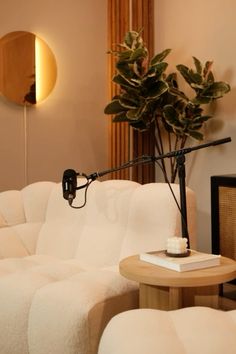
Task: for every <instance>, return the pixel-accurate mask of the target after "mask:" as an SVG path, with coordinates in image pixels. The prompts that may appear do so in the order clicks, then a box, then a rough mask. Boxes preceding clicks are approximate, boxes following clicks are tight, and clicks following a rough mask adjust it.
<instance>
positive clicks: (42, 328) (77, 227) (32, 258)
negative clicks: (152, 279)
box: [0, 180, 195, 354]
mask: <svg viewBox="0 0 236 354" xmlns="http://www.w3.org/2000/svg"><path fill="white" fill-rule="evenodd" d="M79 183H83V181H82V182H79ZM172 187H173V189H174V192H175V194H176V195H177V199H178V194H179V187H178V185H172ZM83 198H84V190H79V191H78V193H77V198H76V200H75V201H74V204H75V205H76V204H81V202H82V201H83ZM187 199H188V221H189V231H190V238H191V246H192V248H194V247H195V199H194V193H193V192H192V191H191V190H189V189H188V191H187ZM179 219H180V215H179V211H178V210H177V207H176V204H175V202H174V200H173V197H172V195H171V193H170V190H169V187H168V185H167V184H162V183H153V184H146V185H143V186H141V185H139V184H138V183H135V182H131V181H121V180H112V181H103V182H99V181H95V182H93V183H92V184H91V186H90V187H89V189H88V194H87V203H86V205H85V207H84V208H82V209H78V210H76V209H72V208H70V207H69V205H68V203H67V201H66V200H64V199H63V196H62V187H61V183H58V184H57V183H53V182H37V183H34V184H31V185H29V186H27V187H25V188H23V189H22V190H21V191H6V192H2V193H0V258H1V260H0V354H75V353H76V354H95V353H97V348H98V343H99V339H100V336H101V333H102V331H103V329H104V328H105V326H106V324H107V323H108V321H109V320H110V319H111V318H112V317H113V316H114V315H116V314H118V313H120V312H122V311H126V310H130V309H134V308H136V307H137V306H138V291H137V284H136V283H133V282H131V281H128V280H127V279H125V278H123V277H122V276H121V275H120V274H119V271H118V264H119V261H120V259H122V258H123V257H126V256H129V255H132V254H136V253H139V252H141V251H142V252H143V251H151V250H156V249H163V248H164V247H165V244H166V239H167V238H168V237H170V236H173V235H176V234H178V233H179V225H180V222H179Z"/></svg>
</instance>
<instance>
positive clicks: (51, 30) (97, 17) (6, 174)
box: [0, 0, 107, 190]
mask: <svg viewBox="0 0 236 354" xmlns="http://www.w3.org/2000/svg"><path fill="white" fill-rule="evenodd" d="M106 5H107V4H106V0H86V1H84V0H60V1H56V0H41V1H36V0H24V1H19V0H8V1H3V2H2V3H1V11H0V23H1V26H0V36H3V35H5V34H6V33H8V32H12V31H15V30H25V31H30V32H33V33H35V34H36V35H38V36H39V37H41V38H43V39H44V40H45V41H46V42H47V44H48V45H49V46H50V48H51V49H52V51H53V52H54V54H55V56H56V60H57V66H58V78H57V82H56V86H55V88H54V90H53V92H52V93H51V95H50V96H49V97H48V99H47V100H45V101H44V102H42V103H41V104H39V105H38V106H37V107H30V108H28V109H27V114H26V120H27V156H26V158H27V166H26V167H27V171H26V172H27V178H25V154H24V112H23V108H22V107H20V106H17V105H15V104H11V103H9V102H7V101H6V100H5V99H4V98H3V97H0V124H1V129H0V161H1V174H0V190H6V189H12V188H21V187H22V186H24V185H25V183H31V182H35V181H39V180H53V181H60V180H61V177H62V173H63V171H64V170H65V169H67V168H74V169H76V170H79V171H83V172H85V173H90V172H94V171H97V170H103V169H105V168H107V117H105V116H104V115H103V108H104V106H105V104H106V102H107V91H106V78H107V76H106V75H107V73H106V60H107V57H106V56H107V54H106V50H107V44H106V38H107V36H106V27H107V23H106V16H107V12H106Z"/></svg>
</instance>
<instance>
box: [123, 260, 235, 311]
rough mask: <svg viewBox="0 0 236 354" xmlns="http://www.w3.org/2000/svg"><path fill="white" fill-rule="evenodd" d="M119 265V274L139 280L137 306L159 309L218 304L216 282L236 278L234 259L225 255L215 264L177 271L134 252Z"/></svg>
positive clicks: (217, 283)
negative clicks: (208, 266) (147, 260)
mask: <svg viewBox="0 0 236 354" xmlns="http://www.w3.org/2000/svg"><path fill="white" fill-rule="evenodd" d="M119 268H120V273H121V275H123V276H124V277H126V278H128V279H130V280H134V281H137V282H138V283H139V305H140V308H153V309H161V310H175V309H179V308H182V307H187V306H208V307H212V308H219V285H220V284H223V283H225V282H228V281H231V280H233V279H235V278H236V262H235V261H234V260H232V259H229V258H226V257H221V260H220V265H219V266H216V267H210V268H204V269H198V270H193V271H187V272H176V271H173V270H169V269H167V268H163V267H159V266H156V265H153V264H151V263H148V262H144V261H141V260H140V259H139V255H134V256H131V257H127V258H125V259H123V260H122V261H121V262H120V265H119Z"/></svg>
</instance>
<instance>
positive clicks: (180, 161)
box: [76, 137, 231, 248]
mask: <svg viewBox="0 0 236 354" xmlns="http://www.w3.org/2000/svg"><path fill="white" fill-rule="evenodd" d="M230 141H231V138H230V137H227V138H224V139H219V140H215V141H210V142H208V143H205V144H200V145H196V146H192V147H187V148H183V149H180V150H174V151H170V152H168V153H166V154H162V155H158V156H141V157H138V158H137V159H134V160H131V161H129V162H127V163H125V164H124V165H121V166H119V167H115V168H111V169H108V170H105V171H102V172H94V173H92V174H91V175H89V176H86V175H85V174H80V173H77V175H78V176H83V177H85V178H87V183H86V184H83V185H82V186H79V187H76V190H78V189H81V188H85V187H88V186H89V184H90V183H91V182H92V181H94V180H96V179H97V178H99V177H102V176H105V175H106V174H108V173H112V172H115V171H120V170H123V169H125V168H129V167H132V166H135V165H138V164H144V163H151V162H157V161H158V160H162V159H165V158H170V157H176V162H177V169H178V177H179V190H180V213H181V227H182V237H185V238H187V240H188V247H189V248H190V241H189V234H188V226H187V225H188V224H187V203H186V181H185V179H186V172H185V155H186V154H188V153H190V152H192V151H194V150H199V149H203V148H206V147H210V146H215V145H220V144H225V143H228V142H230Z"/></svg>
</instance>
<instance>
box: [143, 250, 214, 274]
mask: <svg viewBox="0 0 236 354" xmlns="http://www.w3.org/2000/svg"><path fill="white" fill-rule="evenodd" d="M140 260H142V261H145V262H148V263H152V264H155V265H157V266H160V267H164V268H168V269H171V270H175V271H177V272H186V271H189V270H194V269H203V268H209V267H215V266H218V265H220V255H216V254H209V253H202V252H197V251H194V250H190V256H188V257H171V256H168V255H167V254H166V251H156V252H150V253H141V254H140Z"/></svg>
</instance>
